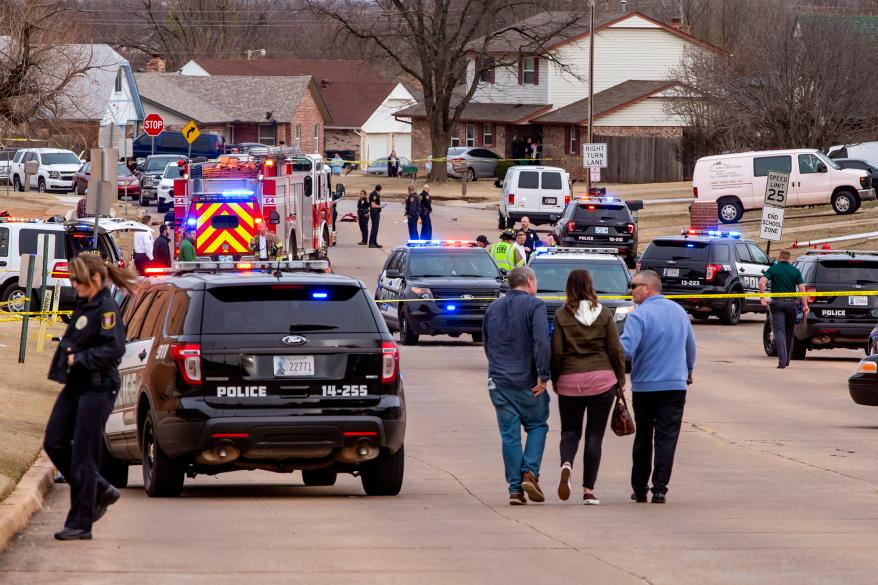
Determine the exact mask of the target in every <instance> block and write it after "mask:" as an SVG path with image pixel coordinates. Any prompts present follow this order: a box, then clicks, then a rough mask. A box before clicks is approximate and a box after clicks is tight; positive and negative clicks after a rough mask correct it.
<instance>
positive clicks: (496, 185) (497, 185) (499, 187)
mask: <svg viewBox="0 0 878 585" xmlns="http://www.w3.org/2000/svg"><path fill="white" fill-rule="evenodd" d="M494 186H495V187H497V188H498V189H502V188H503V183H501V182H500V179H497V180H496V181H494Z"/></svg>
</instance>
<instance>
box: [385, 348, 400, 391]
mask: <svg viewBox="0 0 878 585" xmlns="http://www.w3.org/2000/svg"><path fill="white" fill-rule="evenodd" d="M398 373H399V348H398V347H397V346H396V343H395V342H393V341H382V342H381V383H382V384H389V383H391V382H393V381H395V380H396V376H397V374H398Z"/></svg>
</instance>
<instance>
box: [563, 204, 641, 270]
mask: <svg viewBox="0 0 878 585" xmlns="http://www.w3.org/2000/svg"><path fill="white" fill-rule="evenodd" d="M604 192H605V191H604ZM640 209H643V201H622V200H621V199H617V198H615V197H607V196H583V197H578V198H576V199H575V200H574V201H571V202H570V203H568V204H567V207H565V208H564V213H562V214H561V217H560V219H558V222H557V223H556V224H555V227H554V234H555V239H556V240H557V242H558V245H559V246H577V247H579V246H582V247H591V248H609V247H613V248H615V249H616V252H617V253H619V254H621V255H622V256H624V258H625V262H626V263H627V264H628V267H629V268H633V267H634V262H635V260H636V258H637V214H636V213H634V212H636V211H638V210H640Z"/></svg>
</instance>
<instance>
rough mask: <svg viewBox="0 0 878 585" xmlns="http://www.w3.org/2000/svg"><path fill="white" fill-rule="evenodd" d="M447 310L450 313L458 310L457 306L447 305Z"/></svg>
mask: <svg viewBox="0 0 878 585" xmlns="http://www.w3.org/2000/svg"><path fill="white" fill-rule="evenodd" d="M445 310H446V311H448V312H449V313H453V312H454V311H456V310H457V305H445Z"/></svg>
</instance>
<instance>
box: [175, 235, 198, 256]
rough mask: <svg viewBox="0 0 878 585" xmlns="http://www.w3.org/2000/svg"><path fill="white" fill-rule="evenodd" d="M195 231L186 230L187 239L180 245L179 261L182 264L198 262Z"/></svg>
mask: <svg viewBox="0 0 878 585" xmlns="http://www.w3.org/2000/svg"><path fill="white" fill-rule="evenodd" d="M194 242H195V230H186V238H185V239H184V240H183V243H182V244H180V254H179V256H177V260H179V261H180V262H194V261H196V260H198V257H197V256H195V245H194Z"/></svg>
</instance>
